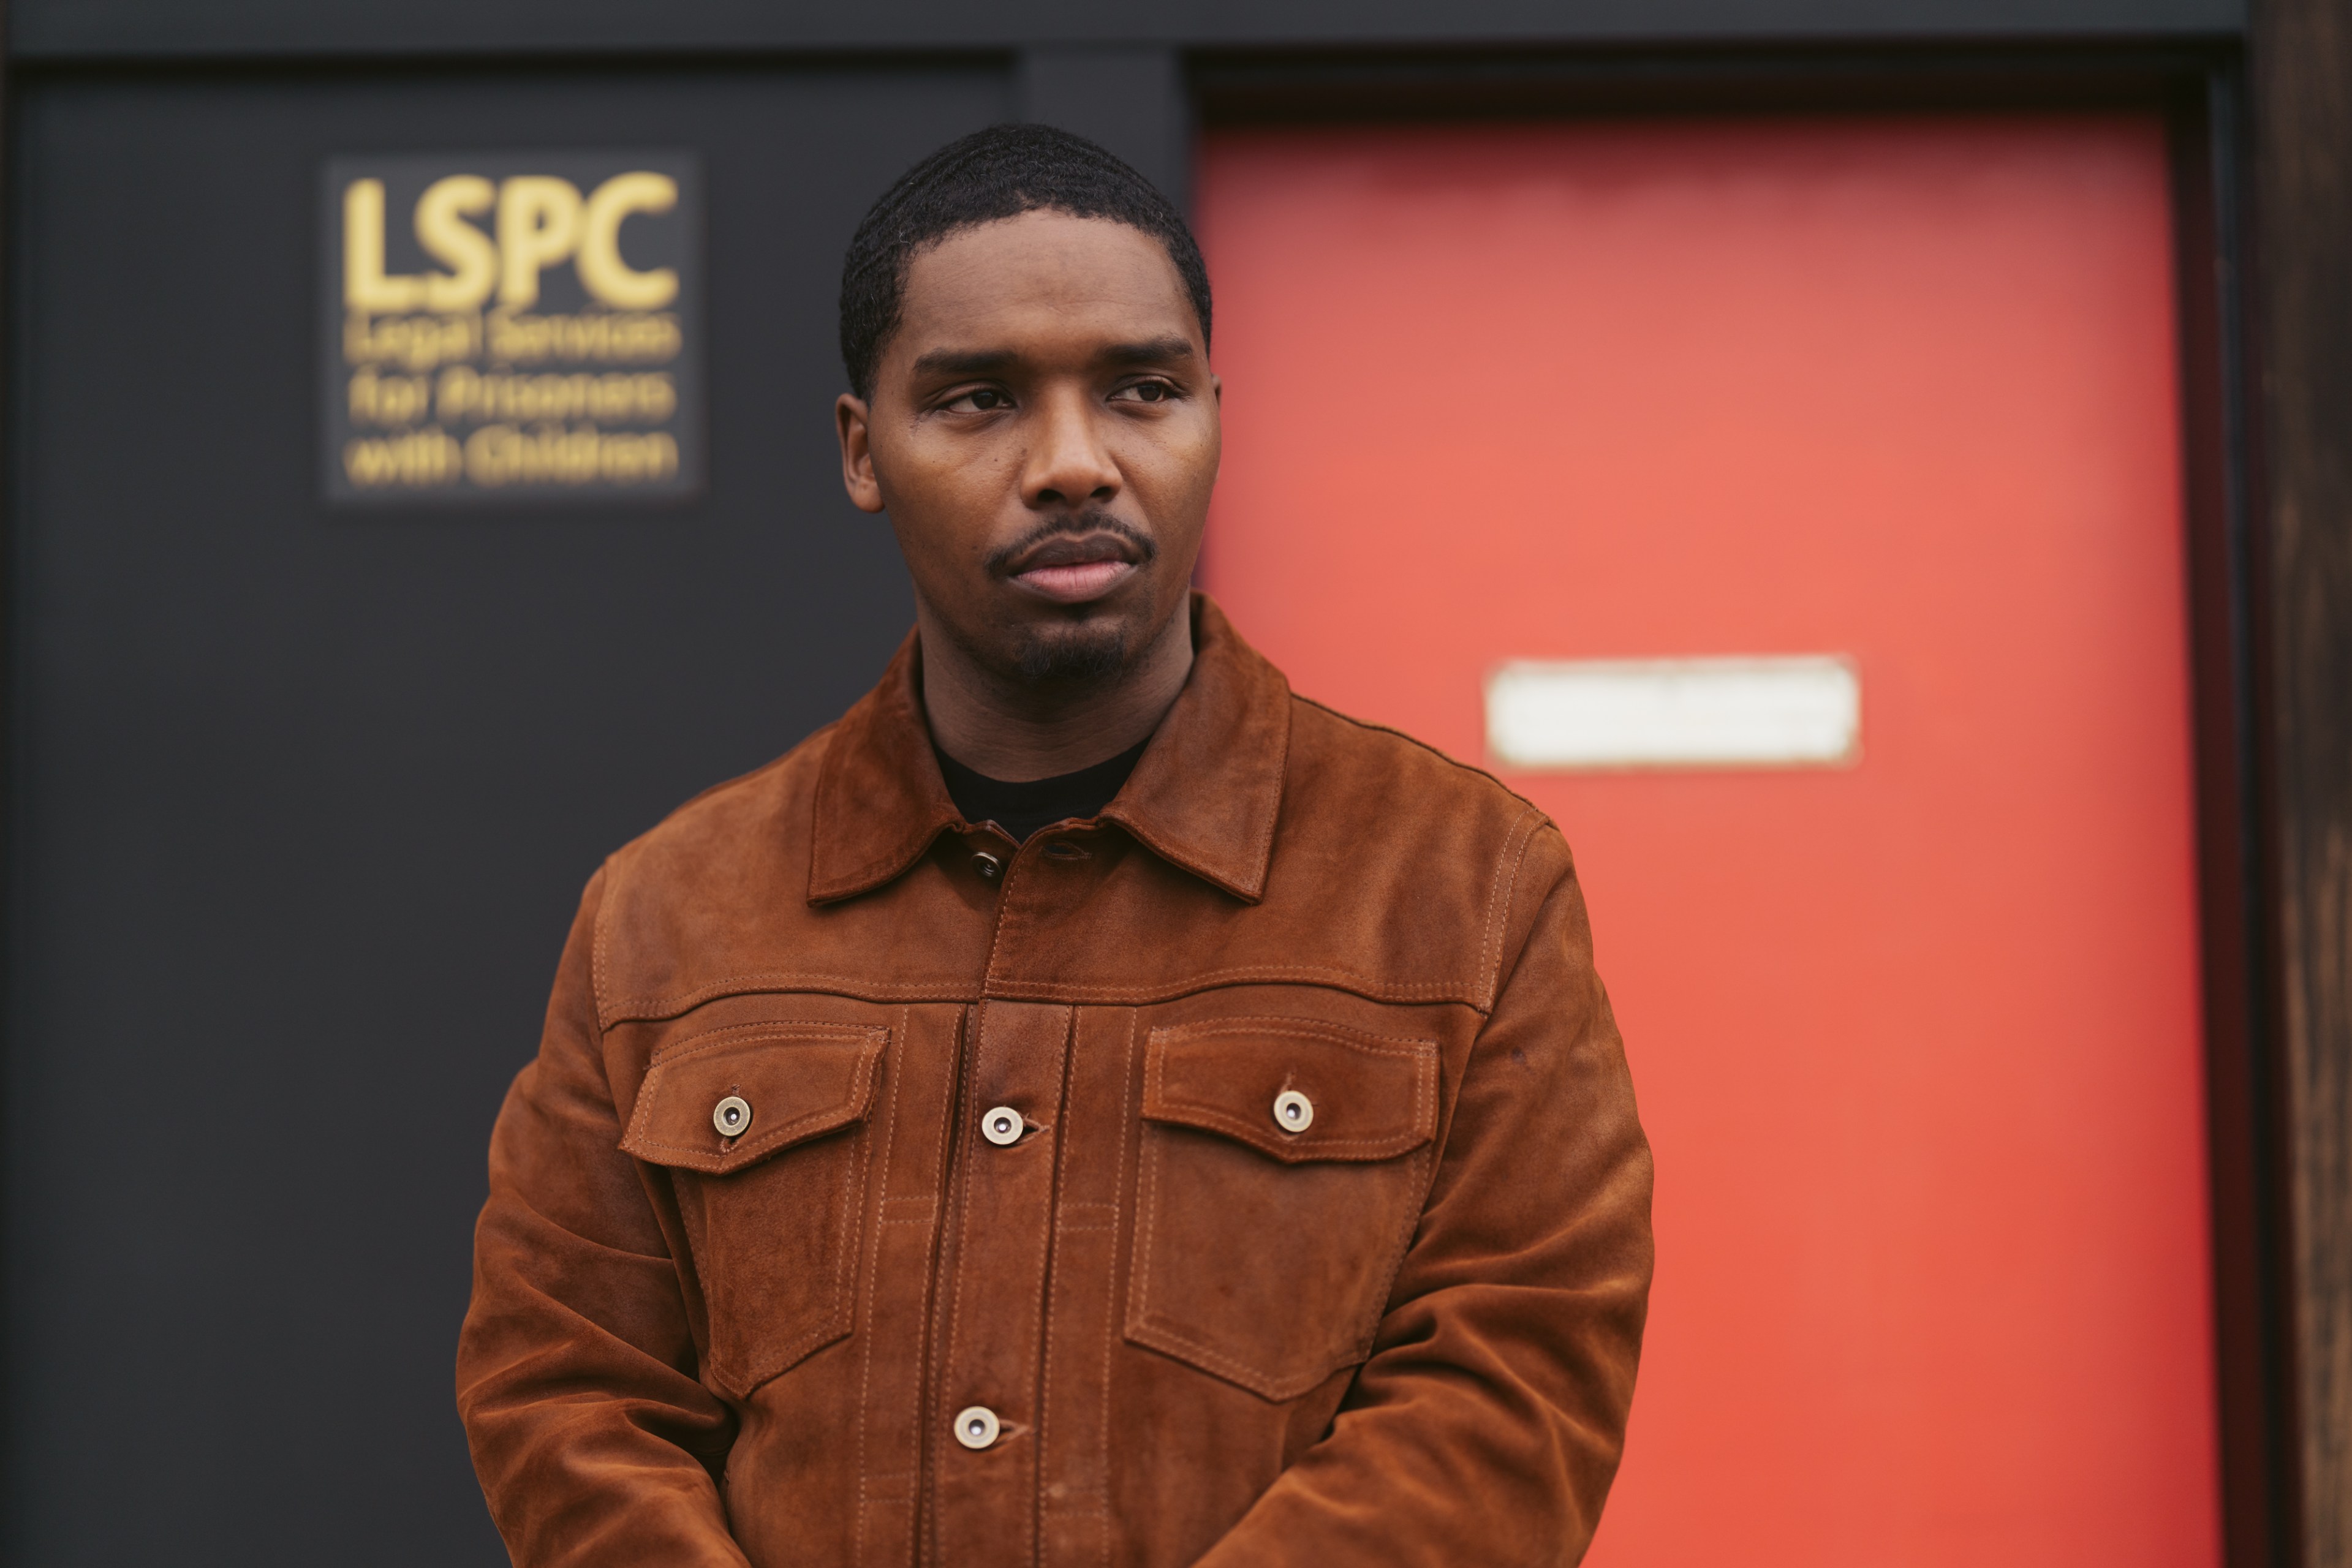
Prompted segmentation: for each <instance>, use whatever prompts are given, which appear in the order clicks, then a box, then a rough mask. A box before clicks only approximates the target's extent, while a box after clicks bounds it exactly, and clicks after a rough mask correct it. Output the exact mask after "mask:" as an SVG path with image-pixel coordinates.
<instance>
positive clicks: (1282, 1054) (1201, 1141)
mask: <svg viewBox="0 0 2352 1568" xmlns="http://www.w3.org/2000/svg"><path fill="white" fill-rule="evenodd" d="M1437 1101H1438V1054H1437V1045H1436V1042H1435V1041H1433V1040H1402V1039H1391V1038H1388V1037H1384V1036H1380V1035H1371V1034H1365V1033H1362V1032H1360V1031H1358V1030H1350V1029H1345V1028H1342V1027H1340V1026H1338V1025H1334V1024H1323V1023H1317V1022H1313V1021H1309V1020H1303V1019H1213V1020H1210V1021H1207V1022H1202V1023H1195V1024H1186V1025H1180V1026H1177V1027H1173V1028H1168V1029H1157V1030H1152V1031H1151V1035H1150V1041H1149V1044H1148V1046H1147V1048H1146V1055H1145V1061H1144V1087H1143V1117H1144V1122H1145V1126H1144V1128H1143V1134H1142V1137H1143V1153H1142V1161H1141V1168H1140V1171H1139V1177H1138V1181H1139V1186H1138V1188H1137V1194H1136V1204H1137V1218H1136V1240H1135V1261H1134V1264H1133V1265H1132V1267H1133V1274H1132V1277H1131V1279H1130V1281H1129V1291H1128V1306H1127V1337H1128V1338H1129V1340H1131V1341H1133V1342H1134V1343H1138V1344H1141V1345H1148V1346H1150V1348H1151V1349H1153V1350H1157V1351H1160V1352H1162V1353H1164V1354H1169V1355H1172V1356H1174V1357H1176V1358H1177V1359H1178V1360H1180V1361H1183V1362H1186V1363H1188V1364H1191V1365H1193V1366H1196V1367H1198V1368H1200V1369H1201V1370H1202V1371H1203V1372H1207V1373H1211V1374H1213V1375H1216V1376H1218V1377H1222V1378H1223V1379H1225V1380H1226V1381H1228V1382H1231V1383H1235V1384H1238V1385H1241V1386H1242V1387H1244V1388H1246V1389H1249V1390H1251V1391H1252V1392H1254V1393H1256V1394H1260V1395H1263V1396H1265V1397H1266V1398H1269V1399H1292V1398H1296V1397H1297V1396H1299V1395H1302V1394H1304V1393H1306V1392H1307V1390H1308V1389H1310V1388H1313V1387H1314V1386H1315V1385H1317V1384H1318V1383H1321V1382H1322V1381H1323V1380H1324V1379H1325V1378H1327V1377H1328V1376H1329V1375H1331V1374H1332V1373H1334V1372H1337V1371H1339V1370H1340V1369H1341V1368H1343V1367H1349V1366H1353V1365H1356V1364H1359V1363H1360V1362H1361V1361H1363V1359H1364V1358H1365V1356H1366V1355H1367V1354H1370V1350H1371V1342H1372V1334H1373V1332H1374V1331H1375V1329H1376V1328H1377V1327H1378V1326H1379V1322H1380V1317H1381V1308H1382V1306H1383V1305H1384V1304H1385V1302H1386V1300H1387V1296H1388V1291H1389V1285H1390V1283H1391V1281H1392V1280H1394V1278H1395V1276H1396V1270H1397V1266H1398V1264H1399V1263H1400V1262H1401V1261H1402V1260H1403V1257H1404V1249H1405V1247H1406V1245H1407V1244H1408V1243H1409V1242H1410V1241H1411V1239H1412V1232H1413V1228H1414V1226H1415V1225H1416V1224H1417V1222H1418V1221H1419V1219H1420V1216H1421V1205H1422V1202H1423V1197H1424V1195H1425V1194H1426V1192H1427V1189H1428V1186H1429V1177H1430V1164H1431V1161H1432V1159H1433V1157H1434V1150H1433V1139H1434V1137H1435V1135H1436V1130H1437Z"/></svg>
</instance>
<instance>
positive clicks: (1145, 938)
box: [457, 126, 1650, 1568]
mask: <svg viewBox="0 0 2352 1568" xmlns="http://www.w3.org/2000/svg"><path fill="white" fill-rule="evenodd" d="M1209 328H1210V296H1209V285H1208V278H1207V275H1206V273H1205V271H1204V270H1203V268H1202V263H1201V259H1200V254H1199V252H1198V250H1197V249H1196V248H1195V246H1194V245H1193V243H1192V236H1191V235H1189V234H1188V233H1187V232H1186V230H1185V227H1184V225H1183V223H1182V221H1181V219H1180V218H1179V217H1178V216H1177V214H1176V213H1175V212H1174V210H1173V209H1172V208H1171V206H1170V205H1169V204H1168V203H1167V202H1166V201H1165V200H1164V199H1163V198H1161V197H1160V195H1159V193H1156V192H1155V191H1153V190H1152V189H1151V188H1150V186H1149V185H1148V184H1147V183H1144V182H1143V181H1142V180H1141V179H1140V178H1139V176H1137V175H1136V174H1135V173H1134V172H1132V171H1130V170H1129V169H1128V168H1127V167H1126V166H1125V165H1123V164H1121V163H1119V162H1117V161H1116V160H1114V159H1112V158H1111V157H1109V156H1108V154H1107V153H1105V152H1102V151H1101V150H1099V149H1098V148H1096V147H1094V146H1093V145H1092V144H1091V143H1088V142H1086V141H1080V140H1079V139H1077V138H1076V137H1072V136H1068V135H1065V134H1063V133H1061V132H1057V131H1048V130H1045V129H1043V128H1040V127H1035V126H1003V127H999V128H997V129H995V130H992V131H983V132H982V133H980V134H978V135H975V136H972V137H969V138H966V139H965V140H963V141H959V142H956V143H955V144H953V145H951V146H950V147H948V148H945V149H943V150H942V151H941V152H938V153H936V154H934V155H933V156H932V157H930V158H929V159H928V160H926V161H925V162H922V163H920V164H919V165H918V166H917V167H916V168H915V169H913V170H912V171H911V172H908V174H907V175H906V176H905V177H904V178H903V179H902V180H900V181H899V183H898V184H897V185H895V186H893V187H892V188H891V190H890V191H889V192H888V193H886V194H885V195H884V196H883V197H882V199H881V201H880V202H879V203H878V204H877V206H876V207H875V209H874V211H873V212H872V214H869V215H868V216H867V218H866V223H865V225H864V226H863V227H862V228H861V229H860V230H859V232H858V234H857V236H856V239H855V240H854V241H853V242H852V244H851V247H850V251H849V256H848V260H847V264H846V266H845V270H844V279H843V287H842V347H843V354H844V358H845V361H847V367H848V371H849V380H850V384H851V387H852V391H851V392H850V393H848V394H847V395H845V396H844V397H843V398H842V399H841V400H840V403H839V405H838V424H839V433H840V438H841V453H842V470H843V476H844V478H845V482H846V483H847V485H848V487H849V493H850V496H851V497H852V499H854V500H855V501H856V504H857V505H858V506H859V507H863V508H865V509H866V511H869V512H887V514H888V516H889V518H890V522H891V526H892V527H893V528H895V529H896V530H897V534H898V542H899V546H900V548H901V549H902V551H903V552H904V554H905V556H906V559H907V565H908V570H909V572H910V573H911V574H912V576H913V579H914V585H915V599H916V631H915V633H914V634H913V635H912V636H910V637H909V638H908V641H907V643H906V644H905V646H904V647H902V648H901V649H900V651H899V653H898V657H897V659H896V660H895V661H894V662H893V663H892V664H891V666H890V668H889V669H888V671H887V673H886V674H884V675H883V678H882V683H881V685H879V686H877V687H876V688H875V690H874V691H873V692H871V693H869V694H868V695H866V697H865V698H863V699H862V700H860V701H859V702H858V704H857V705H856V706H855V707H853V708H851V709H850V711H849V712H848V713H847V714H846V715H845V716H843V717H842V718H841V719H840V720H839V721H838V722H837V723H835V724H834V725H833V726H832V727H829V728H827V729H824V730H823V731H821V732H819V733H818V734H817V735H815V736H814V737H811V738H810V739H808V740H807V741H805V742H803V744H802V745H801V746H800V747H797V748H796V749H794V750H793V751H792V752H791V753H790V754H789V755H787V756H785V757H784V758H782V759H781V760H779V761H777V762H774V763H772V764H770V765H769V766H768V767H766V768H762V769H761V770H760V771H758V772H756V773H753V774H751V775H749V776H747V777H745V778H743V779H737V780H735V781H734V782H732V783H729V784H723V785H720V786H719V787H718V788H717V789H712V790H710V791H709V792H708V793H706V794H704V795H702V796H700V797H699V798H698V799H697V800H693V801H691V802H689V803H688V805H686V806H685V807H683V808H682V809H680V810H678V811H677V813H676V814H675V815H673V816H672V817H670V819H669V820H668V821H666V822H664V823H662V824H661V825H660V826H659V827H657V828H656V829H655V830H654V831H652V832H651V833H649V834H647V835H646V837H644V838H642V839H640V840H638V841H636V842H635V843H633V844H631V845H629V846H628V847H627V848H625V849H624V850H622V851H621V852H619V853H618V854H616V855H614V857H613V858H612V859H611V860H610V861H608V862H606V863H605V865H604V869H603V870H602V871H600V872H599V873H597V875H596V876H595V878H594V879H593V881H592V882H591V883H589V885H588V891H587V894H586V896H585V898H584V899H583V903H582V906H581V910H580V915H579V917H578V920H577V922H576V924H575V925H574V926H573V928H572V938H571V942H570V945H569V946H568V947H567V948H566V950H565V953H564V956H563V960H562V967H561V968H560V970H559V971H558V974H557V978H556V985H555V994H554V998H553V1001H552V1002H551V1005H550V1008H549V1012H548V1022H547V1030H546V1035H545V1039H544V1041H543V1043H542V1044H541V1050H540V1054H539V1058H538V1060H537V1061H536V1062H534V1063H533V1064H532V1065H531V1066H530V1067H529V1068H527V1069H526V1070H525V1071H523V1073H522V1075H521V1076H520V1078H519V1079H517V1081H516V1082H515V1085H514V1088H513V1091H512V1092H511V1093H510V1094H509V1097H508V1100H507V1103H506V1106H505V1109H504V1110H503V1111H502V1112H501V1113H500V1115H499V1124H498V1129H497V1132H496V1134H495V1135H494V1138H493V1141H492V1147H491V1155H490V1198H489V1203H488V1207H487V1208H486V1209H485V1210H484V1211H483V1215H482V1219H481V1225H480V1228H479V1232H478V1241H477V1249H476V1271H475V1285H474V1300H473V1305H472V1309H471V1311H470V1312H468V1314H467V1321H466V1327H465V1332H464V1335H463V1340H462V1343H461V1346H460V1350H459V1355H458V1373H457V1378H458V1400H459V1405H460V1407H461V1409H462V1411H463V1413H464V1416H465V1419H466V1425H467V1433H468V1435H469V1437H470V1438H471V1441H472V1445H473V1453H474V1461H475V1465H476V1467H477V1469H478V1472H479V1474H480V1476H481V1479H482V1484H483V1489H484V1490H485V1492H486V1493H487V1494H488V1499H489V1502H490V1508H491V1511H492V1513H493V1514H494V1515H495V1516H496V1518H497V1521H498V1524H499V1529H500V1531H502V1532H503V1533H504V1535H505V1537H506V1541H507V1543H508V1546H509V1549H510V1550H511V1552H512V1553H513V1555H514V1558H515V1561H516V1562H517V1563H523V1564H530V1565H540V1564H588V1563H598V1564H604V1563H611V1564H624V1563H629V1564H635V1563H661V1564H666V1565H683V1564H705V1563H707V1564H720V1563H735V1564H741V1563H752V1564H758V1565H760V1568H784V1565H787V1564H791V1565H800V1564H828V1565H830V1564H853V1563H855V1564H869V1563H873V1564H879V1563H890V1564H908V1563H936V1564H942V1565H947V1564H952V1565H956V1568H965V1565H982V1568H985V1565H990V1564H1000V1563H1002V1564H1013V1563H1024V1564H1025V1563H1047V1564H1059V1563H1087V1564H1096V1563H1116V1564H1121V1565H1133V1568H1160V1565H1163V1564H1167V1565H1173V1564H1179V1563H1194V1562H1198V1563H1204V1564H1213V1565H1215V1568H1244V1565H1247V1568H1261V1565H1272V1564H1310V1563H1312V1564H1335V1563H1573V1562H1574V1561H1576V1560H1577V1558H1578V1557H1580V1555H1581V1554H1582V1552H1583V1550H1584V1547H1585V1545H1586V1543H1587V1542H1588V1541H1589V1540H1590V1538H1591V1532H1592V1529H1593V1525H1594V1523H1595V1521H1596V1520H1597V1518H1598V1516H1599V1513H1600V1510H1601V1500H1602V1497H1603V1495H1604V1494H1605V1493H1606V1491H1607V1490H1608V1487H1609V1483H1610V1479H1611V1478H1612V1474H1613V1472H1614V1471H1615V1469H1616V1465H1617V1458H1618V1454H1619V1451H1620V1447H1621V1443H1622V1436H1623V1432H1624V1425H1625V1417H1626V1411H1627V1407H1628V1405H1629V1403H1630V1401H1631V1398H1632V1395H1633V1369H1634V1362H1635V1357H1636V1354H1637V1353H1638V1348H1639V1342H1640V1339H1641V1331H1642V1322H1643V1309H1644V1302H1645V1298H1646V1293H1647V1288H1648V1282H1649V1274H1650V1237H1649V1195H1650V1161H1649V1152H1648V1148H1647V1145H1645V1144H1644V1142H1643V1136H1642V1132H1641V1128H1640V1126H1639V1124H1638V1123H1637V1122H1636V1120H1635V1117H1634V1111H1633V1093H1632V1090H1631V1087H1630V1085H1629V1082H1628V1081H1627V1077H1626V1072H1625V1066H1624V1061H1623V1057H1622V1051H1621V1049H1620V1046H1619V1043H1618V1039H1617V1035H1616V1031H1615V1028H1614V1026H1613V1024H1612V1022H1611V1019H1610V1014H1609V1008H1608V1003H1607V1000H1606V998H1604V997H1603V995H1602V992H1601V985H1600V982H1599V981H1598V980H1597V979H1596V978H1595V977H1594V975H1593V971H1592V967H1591V944H1590V940H1589V936H1588V932H1587V928H1586V925H1585V916H1584V910H1583V906H1582V903H1581V900H1580V895H1579V894H1578V891H1577V885H1576V880H1575V873H1574V871H1573V869H1572V866H1571V864H1570V858H1569V852H1568V849H1567V847H1566V845H1565V844H1563V843H1562V841H1561V840H1560V837H1559V833H1558V832H1557V831H1555V830H1554V829H1553V828H1552V826H1551V824H1550V823H1549V822H1548V821H1546V820H1545V819H1544V817H1543V816H1542V814H1541V813H1540V812H1538V811H1537V810H1535V809H1534V808H1533V807H1531V806H1529V805H1528V804H1527V803H1526V802H1525V801H1522V800H1518V799H1517V798H1516V797H1515V796H1513V795H1511V794H1510V793H1509V792H1508V791H1507V790H1506V789H1503V788H1502V787H1501V786H1499V785H1498V784H1496V783H1495V782H1494V781H1493V780H1492V779H1488V778H1486V776H1485V775H1483V774H1481V773H1478V772H1475V771H1474V770H1472V769H1470V768H1464V767H1462V766H1460V765H1458V764H1455V763H1453V762H1450V761H1448V760H1446V759H1445V758H1443V757H1441V756H1439V755H1437V754H1436V753H1435V752H1433V751H1430V750H1428V749H1426V748H1424V747H1421V746H1419V745H1417V744H1415V743H1414V742H1412V741H1411V740H1408V739H1405V738H1403V737H1401V736H1398V735H1395V734H1393V733H1391V732H1389V731H1385V730H1381V729H1377V728H1374V727H1369V726H1365V725H1360V724H1358V723H1355V722H1353V721H1351V720H1349V719H1346V718H1343V717H1341V716H1339V715H1337V714H1334V713H1331V712H1329V711H1328V710H1327V709H1324V708H1321V707H1318V706H1315V705H1314V704H1312V703H1310V702H1307V701H1305V700H1303V699H1300V698H1297V697H1294V696H1293V695H1291V694H1290V692H1289V690H1288V688H1287V686H1286V685H1285V684H1284V681H1283V678H1282V676H1281V675H1280V674H1278V673H1277V672H1276V670H1275V669H1274V668H1273V667H1272V666H1271V665H1269V664H1266V663H1265V660H1263V659H1262V658H1260V657H1259V656H1258V655H1257V654H1255V653H1253V652H1251V650H1250V649H1249V647H1248V646H1247V645H1246V644H1245V643H1243V642H1242V640H1241V638H1240V636H1239V635H1238V634H1237V633H1236V632H1235V631H1234V628H1233V627H1232V626H1231V625H1229V624H1228V623H1227V622H1225V620H1224V618H1223V616H1222V615H1221V614H1219V612H1217V610H1216V608H1215V606H1213V604H1211V603H1210V602H1209V601H1207V600H1206V599H1204V598H1202V597H1200V596H1198V595H1195V594H1192V593H1190V592H1189V591H1188V587H1187V585H1188V582H1189V580H1190V578H1191V574H1192V565H1193V561H1194V559H1195V557H1196V555H1197V554H1198V552H1199V549H1200V544H1201V533H1202V524H1203V521H1204V519H1205V517H1206V515H1207V508H1208V504H1209V494H1210V489H1211V486H1212V484H1213V481H1214V478H1215V476H1216V470H1217V455H1218V442H1219V431H1218V395H1219V389H1218V383H1217V381H1216V378H1215V377H1214V376H1213V375H1212V374H1211V373H1210V370H1209ZM1366 329H1367V330H1377V329H1378V323H1371V322H1368V323H1366ZM1332 392H1333V395H1334V396H1349V397H1355V398H1360V399H1363V400H1365V401H1367V402H1371V403H1374V404H1376V405H1378V406H1381V407H1382V408H1390V409H1392V408H1393V407H1394V406H1395V405H1396V404H1397V403H1398V402H1400V401H1409V399H1410V395H1411V390H1410V389H1409V388H1394V387H1386V388H1381V387H1335V388H1333V389H1332Z"/></svg>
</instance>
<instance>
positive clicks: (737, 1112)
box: [710, 1094, 751, 1138]
mask: <svg viewBox="0 0 2352 1568" xmlns="http://www.w3.org/2000/svg"><path fill="white" fill-rule="evenodd" d="M710 1124H711V1125H712V1126H714V1127H716V1128H718V1129H719V1136H720V1137H722V1138H740V1137H741V1136H742V1135H743V1134H744V1132H745V1131H746V1130H747V1129H748V1128H750V1126H751V1102H750V1101H749V1100H746V1099H744V1098H743V1096H741V1095H740V1094H730V1095H729V1096H727V1098H726V1099H724V1100H721V1101H720V1102H719V1103H718V1104H717V1105H715V1106H713V1107H712V1108H711V1112H710Z"/></svg>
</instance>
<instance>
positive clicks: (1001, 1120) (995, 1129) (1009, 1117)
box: [980, 1105, 1023, 1149]
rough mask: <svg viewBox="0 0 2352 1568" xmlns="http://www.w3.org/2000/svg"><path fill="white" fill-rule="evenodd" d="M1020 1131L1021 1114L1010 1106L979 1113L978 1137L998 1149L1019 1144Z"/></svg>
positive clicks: (1021, 1128) (1001, 1106)
mask: <svg viewBox="0 0 2352 1568" xmlns="http://www.w3.org/2000/svg"><path fill="white" fill-rule="evenodd" d="M1022 1130H1023V1123H1022V1120H1021V1113H1020V1112H1018V1111H1015V1110H1014V1109H1013V1107H1012V1106H1010V1105H998V1106H995V1107H992V1109H990V1110H987V1111H984V1112H982V1113H981V1118H980V1135H981V1136H982V1137H983V1138H986V1139H987V1140H988V1141H989V1142H990V1143H992V1144H994V1145H996V1146H997V1147H998V1148H1000V1149H1002V1148H1005V1147H1007V1146H1009V1145H1013V1144H1017V1143H1019V1142H1020V1141H1021V1134H1022Z"/></svg>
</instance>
